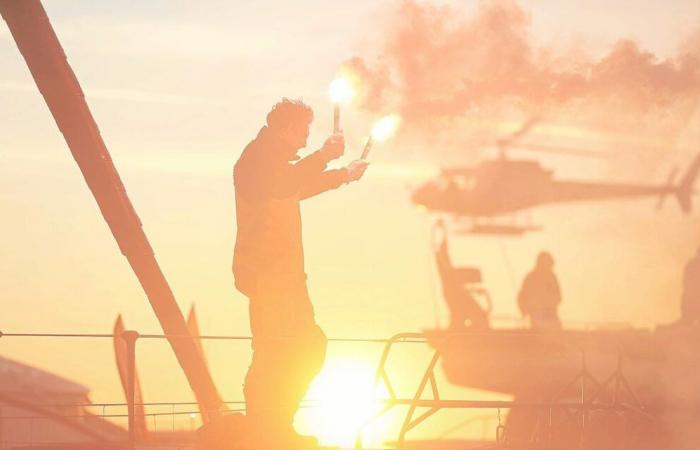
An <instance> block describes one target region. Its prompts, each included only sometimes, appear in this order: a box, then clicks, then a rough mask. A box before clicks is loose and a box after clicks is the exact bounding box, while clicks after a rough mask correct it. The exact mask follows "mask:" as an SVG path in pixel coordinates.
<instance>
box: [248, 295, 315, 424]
mask: <svg viewBox="0 0 700 450" xmlns="http://www.w3.org/2000/svg"><path fill="white" fill-rule="evenodd" d="M278 286H281V284H279V285H278ZM261 294H262V295H260V296H258V297H256V298H254V299H251V301H250V319H251V331H252V333H253V361H252V363H251V365H250V368H249V370H248V374H247V376H246V381H245V386H244V395H245V399H246V413H247V415H248V416H249V418H250V420H251V423H253V424H254V427H256V428H258V429H259V430H261V431H263V432H265V433H269V434H272V435H274V434H278V433H282V434H285V435H286V434H289V433H292V432H293V422H294V415H295V414H296V411H297V409H298V408H299V405H300V403H301V401H302V400H303V398H304V396H305V395H306V391H307V390H308V388H309V385H310V384H311V382H312V381H313V379H314V378H315V377H316V375H317V374H318V373H319V372H320V371H321V368H322V367H323V361H324V359H325V353H326V336H325V335H324V334H323V331H322V330H321V329H320V328H319V327H318V325H316V323H315V321H314V315H313V308H312V307H311V302H310V300H309V297H308V293H307V291H306V285H305V283H290V284H287V285H286V286H285V287H284V288H283V289H266V290H265V292H262V293H261Z"/></svg>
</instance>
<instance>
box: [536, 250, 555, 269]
mask: <svg viewBox="0 0 700 450" xmlns="http://www.w3.org/2000/svg"><path fill="white" fill-rule="evenodd" d="M536 267H537V268H538V269H546V270H552V267H554V257H552V254H551V253H549V252H547V251H541V252H540V254H539V255H537V263H536Z"/></svg>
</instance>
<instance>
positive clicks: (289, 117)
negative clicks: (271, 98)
mask: <svg viewBox="0 0 700 450" xmlns="http://www.w3.org/2000/svg"><path fill="white" fill-rule="evenodd" d="M313 119H314V112H313V111H312V110H311V108H310V107H309V106H308V105H307V104H306V103H304V102H302V101H301V100H290V99H288V98H283V99H282V101H280V102H278V103H276V104H275V106H273V107H272V109H271V110H270V112H269V113H267V126H268V127H270V128H274V129H278V130H279V129H282V128H285V127H287V126H288V125H290V124H292V123H300V122H301V123H305V124H310V123H311V121H312V120H313Z"/></svg>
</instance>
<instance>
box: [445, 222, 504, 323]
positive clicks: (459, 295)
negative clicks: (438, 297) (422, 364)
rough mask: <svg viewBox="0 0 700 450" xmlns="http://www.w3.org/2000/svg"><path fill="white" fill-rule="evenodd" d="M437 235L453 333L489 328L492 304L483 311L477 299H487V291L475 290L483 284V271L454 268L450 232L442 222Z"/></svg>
mask: <svg viewBox="0 0 700 450" xmlns="http://www.w3.org/2000/svg"><path fill="white" fill-rule="evenodd" d="M435 231H436V232H437V231H439V232H440V238H439V242H435V243H434V244H435V261H436V263H437V268H438V273H439V274H440V281H441V282H442V294H443V297H444V298H445V303H447V308H448V309H449V311H450V325H449V328H450V330H452V331H459V330H464V329H465V327H466V323H467V322H469V326H470V327H473V328H488V326H489V321H488V309H490V306H491V305H490V302H489V305H488V308H487V309H483V308H482V307H481V306H480V305H479V303H478V302H477V301H476V299H475V298H474V295H473V294H474V293H479V294H481V295H485V291H483V290H482V289H480V288H475V287H473V286H475V285H476V284H477V283H480V282H481V271H479V269H477V268H474V267H455V266H453V265H452V262H451V261H450V255H449V252H448V250H447V230H446V228H445V225H444V224H443V223H442V221H440V222H438V223H437V224H436V228H435ZM486 298H487V299H488V296H486Z"/></svg>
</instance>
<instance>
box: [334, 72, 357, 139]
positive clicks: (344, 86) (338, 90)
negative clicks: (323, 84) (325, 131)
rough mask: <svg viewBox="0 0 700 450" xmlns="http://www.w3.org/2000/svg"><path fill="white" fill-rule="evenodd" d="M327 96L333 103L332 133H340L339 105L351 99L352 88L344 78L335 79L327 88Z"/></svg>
mask: <svg viewBox="0 0 700 450" xmlns="http://www.w3.org/2000/svg"><path fill="white" fill-rule="evenodd" d="M328 94H329V95H330V97H331V101H332V102H333V133H340V104H341V103H347V102H348V101H350V99H351V98H352V86H350V82H349V81H348V80H347V79H346V78H342V77H339V78H336V79H335V80H333V81H332V82H331V84H330V86H329V87H328Z"/></svg>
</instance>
